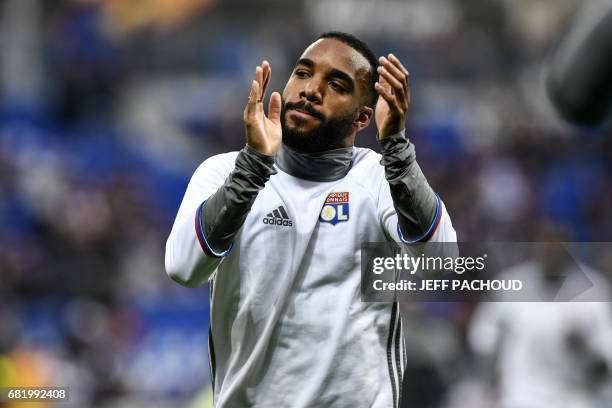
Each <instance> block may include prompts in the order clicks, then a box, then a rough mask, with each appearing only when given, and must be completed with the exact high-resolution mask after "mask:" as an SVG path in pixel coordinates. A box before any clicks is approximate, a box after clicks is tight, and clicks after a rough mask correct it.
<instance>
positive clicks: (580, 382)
mask: <svg viewBox="0 0 612 408" xmlns="http://www.w3.org/2000/svg"><path fill="white" fill-rule="evenodd" d="M538 241H539V242H540V244H539V245H538V246H537V249H538V253H537V256H536V258H534V259H532V260H529V261H526V262H523V263H521V264H519V265H516V266H514V267H511V268H509V269H508V270H506V271H503V272H501V275H503V276H504V277H505V278H512V279H521V280H522V281H523V282H529V292H525V294H526V296H528V298H529V299H537V298H538V297H541V298H542V299H543V300H545V301H544V302H520V301H519V302H503V298H504V295H500V296H499V298H496V300H497V301H493V302H483V303H480V305H479V306H478V308H477V309H476V311H475V313H474V315H473V318H472V323H471V327H470V330H469V333H468V338H469V342H470V345H471V347H472V349H473V350H474V351H475V352H476V354H477V355H479V356H481V357H484V360H485V361H487V362H488V364H487V365H488V366H490V367H491V368H492V370H490V374H491V375H490V377H489V378H490V379H491V380H492V384H491V385H492V386H493V389H494V395H495V399H496V402H497V404H498V405H496V406H499V407H500V408H540V407H542V408H546V407H556V408H596V407H599V406H600V405H598V404H599V401H601V398H602V394H603V393H604V392H606V391H609V388H610V386H611V385H612V376H611V374H612V371H611V368H612V346H611V345H612V310H610V304H609V303H607V300H608V299H609V298H610V288H609V284H608V282H607V280H606V279H605V278H604V276H602V275H601V274H599V273H597V272H596V271H594V270H592V269H590V268H588V267H587V266H585V265H580V266H578V264H577V263H576V262H575V261H574V260H573V259H572V258H571V257H570V256H569V254H568V252H567V251H566V250H565V249H564V247H563V246H562V245H557V244H555V242H559V243H560V244H562V243H563V242H569V241H571V238H569V236H568V235H567V234H566V233H565V231H564V230H563V229H561V228H559V227H558V226H554V224H544V225H543V228H542V230H541V232H540V236H539V237H538ZM585 277H586V280H585ZM585 281H586V282H587V283H588V285H584V282H585ZM576 289H578V290H577V291H576ZM568 294H569V297H567V296H564V295H568ZM570 298H572V299H570ZM555 299H560V300H572V301H571V302H570V301H556V302H555V301H554V300H555Z"/></svg>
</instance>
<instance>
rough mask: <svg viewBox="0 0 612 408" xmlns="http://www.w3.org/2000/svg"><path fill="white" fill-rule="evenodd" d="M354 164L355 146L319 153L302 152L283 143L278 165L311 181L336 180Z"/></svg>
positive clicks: (278, 155) (294, 174)
mask: <svg viewBox="0 0 612 408" xmlns="http://www.w3.org/2000/svg"><path fill="white" fill-rule="evenodd" d="M352 164H353V146H349V147H342V148H339V149H333V150H327V151H324V152H319V153H300V152H298V151H296V150H293V149H292V148H290V147H288V146H286V145H285V144H283V145H282V146H281V149H280V150H279V151H278V154H277V155H276V165H277V166H278V167H279V168H280V169H281V170H282V171H284V172H285V173H288V174H291V175H292V176H294V177H297V178H301V179H304V180H309V181H335V180H339V179H341V178H343V177H344V176H346V174H347V173H348V172H349V170H350V169H351V166H352Z"/></svg>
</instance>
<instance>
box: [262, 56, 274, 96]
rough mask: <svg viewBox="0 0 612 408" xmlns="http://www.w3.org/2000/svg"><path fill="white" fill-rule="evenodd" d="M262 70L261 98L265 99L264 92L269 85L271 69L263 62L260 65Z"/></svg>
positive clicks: (267, 63) (266, 62)
mask: <svg viewBox="0 0 612 408" xmlns="http://www.w3.org/2000/svg"><path fill="white" fill-rule="evenodd" d="M261 67H262V69H263V86H262V89H261V98H262V99H263V98H265V97H266V90H267V89H268V84H269V83H270V77H271V76H272V68H271V67H270V63H269V62H268V61H266V60H264V61H263V62H262V64H261Z"/></svg>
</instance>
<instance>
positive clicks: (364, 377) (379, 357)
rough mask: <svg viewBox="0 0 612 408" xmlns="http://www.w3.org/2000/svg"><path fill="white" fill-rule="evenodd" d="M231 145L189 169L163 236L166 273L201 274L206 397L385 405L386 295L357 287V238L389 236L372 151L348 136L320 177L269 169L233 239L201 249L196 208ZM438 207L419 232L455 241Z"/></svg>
mask: <svg viewBox="0 0 612 408" xmlns="http://www.w3.org/2000/svg"><path fill="white" fill-rule="evenodd" d="M237 154H238V153H237V152H232V153H226V154H221V155H217V156H214V157H211V158H209V159H208V160H206V161H205V162H204V163H202V164H201V165H200V167H199V168H198V169H197V170H196V172H195V173H194V175H193V177H192V179H191V181H190V183H189V186H188V187H187V192H186V193H185V197H184V198H183V202H182V203H181V207H180V209H179V212H178V215H177V217H176V220H175V222H174V226H173V227H172V232H171V233H170V237H169V238H168V242H167V244H166V259H165V262H166V271H167V272H168V274H169V275H170V276H171V277H172V278H173V279H174V280H175V281H177V282H180V283H182V284H184V285H187V286H197V285H199V284H201V283H203V282H205V281H207V280H209V281H210V282H211V296H212V300H211V331H210V336H209V353H210V361H211V372H212V377H213V387H214V395H215V406H217V407H230V408H237V407H247V406H248V407H265V408H270V407H351V408H355V407H385V408H387V407H392V406H397V404H398V400H399V395H400V394H401V390H400V386H401V374H402V372H403V367H404V364H405V361H404V358H405V357H404V350H403V341H402V340H401V339H402V335H401V323H400V319H399V313H398V312H397V305H396V304H394V303H364V302H362V301H361V292H360V280H361V269H360V268H361V264H360V260H361V258H360V253H361V245H362V243H364V242H385V241H387V240H394V241H398V242H399V241H400V240H401V238H400V236H398V232H399V229H398V221H397V214H396V212H395V209H394V207H393V201H392V199H391V195H390V192H389V184H388V182H387V181H386V179H385V175H384V168H383V166H381V165H380V163H379V162H380V158H381V156H380V155H379V154H377V153H375V152H373V151H372V150H370V149H364V148H357V147H355V148H354V152H353V165H352V168H351V169H350V171H349V172H348V174H347V175H346V176H345V177H344V178H342V179H340V180H336V181H330V182H314V181H307V180H303V179H299V178H296V177H293V176H291V175H289V174H287V173H285V172H283V171H281V170H280V169H279V171H278V173H277V174H275V175H272V176H271V178H270V180H269V181H268V182H267V183H266V186H265V188H264V189H263V190H261V191H260V192H259V194H258V196H257V198H256V199H255V201H254V203H253V206H252V208H251V210H250V212H249V214H248V216H247V218H246V221H245V223H244V225H243V227H242V228H241V230H240V232H239V233H238V235H237V236H236V238H235V240H234V244H233V247H232V248H231V249H230V250H229V251H226V252H225V253H223V254H217V255H220V256H221V257H212V256H210V257H209V256H207V255H206V254H205V253H204V251H203V247H207V243H206V237H204V236H203V234H202V231H201V228H200V227H199V225H200V224H199V223H198V222H196V220H197V218H196V217H198V216H200V212H199V211H198V208H199V206H200V205H201V204H202V202H204V201H205V200H206V199H207V198H208V197H209V196H211V195H212V194H213V193H215V192H216V191H217V189H218V188H219V187H220V186H221V185H222V184H223V183H224V182H225V179H226V178H227V177H228V175H229V174H230V172H231V171H232V170H233V168H234V162H235V159H236V156H237ZM438 208H439V211H438V212H437V214H438V216H437V217H436V220H435V222H434V223H433V225H432V228H431V229H432V231H430V234H427V235H428V236H431V238H430V241H440V242H455V241H456V234H455V230H454V229H453V226H452V223H451V220H450V218H449V216H448V214H447V212H446V209H445V207H444V204H443V203H442V201H440V200H438ZM432 234H433V235H432ZM207 249H208V251H210V248H208V247H207ZM209 253H210V252H209Z"/></svg>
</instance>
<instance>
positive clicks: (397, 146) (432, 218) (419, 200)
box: [379, 132, 443, 243]
mask: <svg viewBox="0 0 612 408" xmlns="http://www.w3.org/2000/svg"><path fill="white" fill-rule="evenodd" d="M379 142H380V145H381V148H382V159H381V162H380V164H382V165H383V166H384V168H385V177H386V179H387V182H388V183H389V190H390V194H391V198H392V200H393V206H394V207H395V211H396V212H397V217H398V234H399V236H400V238H401V240H402V241H403V242H405V243H414V242H423V241H427V240H429V239H430V238H431V236H432V235H433V234H434V232H435V229H436V227H437V224H438V222H439V221H440V218H441V216H442V213H443V208H442V203H441V201H440V198H439V197H438V196H437V195H436V193H434V191H433V190H432V189H431V187H430V186H429V184H428V183H427V180H426V179H425V176H424V175H423V172H422V171H421V168H420V167H419V165H418V163H417V162H416V154H415V151H414V145H413V144H411V143H410V141H409V140H408V139H406V138H405V137H404V134H403V132H402V133H398V134H396V135H392V136H389V137H386V138H384V139H382V140H379Z"/></svg>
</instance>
